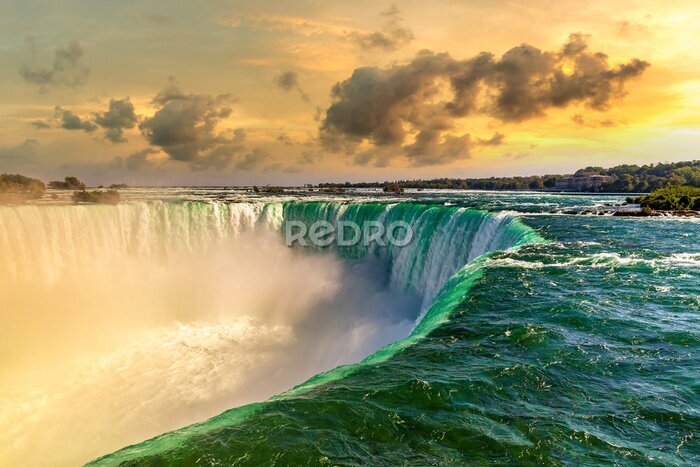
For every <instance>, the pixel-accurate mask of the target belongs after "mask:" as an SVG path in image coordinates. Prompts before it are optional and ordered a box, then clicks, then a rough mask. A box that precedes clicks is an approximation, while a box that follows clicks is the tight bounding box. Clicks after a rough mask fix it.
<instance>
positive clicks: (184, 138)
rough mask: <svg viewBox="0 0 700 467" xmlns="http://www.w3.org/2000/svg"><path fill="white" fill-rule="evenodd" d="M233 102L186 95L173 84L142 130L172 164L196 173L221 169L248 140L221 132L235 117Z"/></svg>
mask: <svg viewBox="0 0 700 467" xmlns="http://www.w3.org/2000/svg"><path fill="white" fill-rule="evenodd" d="M230 101H231V97H230V96H228V95H221V96H218V97H213V96H210V95H208V94H185V93H183V92H182V91H181V90H180V88H179V87H178V85H177V83H176V82H175V81H174V80H171V82H170V83H169V84H168V86H167V87H166V88H165V89H163V90H162V91H161V92H159V93H158V94H157V95H156V96H155V98H154V99H153V103H154V104H155V105H156V107H157V110H156V113H155V114H154V115H153V116H152V117H150V118H146V119H144V120H143V122H141V124H140V125H139V128H140V129H141V132H142V133H143V135H144V137H145V138H146V139H147V140H148V142H149V143H150V144H151V145H153V146H157V147H159V148H161V149H162V150H163V151H164V152H165V153H166V154H168V156H169V157H170V159H171V160H175V161H182V162H186V163H188V164H190V166H191V167H192V168H194V169H204V168H210V167H214V168H221V167H224V166H226V165H228V163H229V162H230V160H231V158H232V157H233V155H235V154H236V153H238V152H240V151H241V150H242V143H243V141H244V140H245V131H243V130H240V129H239V130H236V131H235V132H234V133H233V134H232V135H228V134H226V133H225V132H222V131H219V129H218V125H219V123H221V121H222V120H223V119H225V118H227V117H228V116H229V115H231V108H230V107H229V105H228V104H229V103H230Z"/></svg>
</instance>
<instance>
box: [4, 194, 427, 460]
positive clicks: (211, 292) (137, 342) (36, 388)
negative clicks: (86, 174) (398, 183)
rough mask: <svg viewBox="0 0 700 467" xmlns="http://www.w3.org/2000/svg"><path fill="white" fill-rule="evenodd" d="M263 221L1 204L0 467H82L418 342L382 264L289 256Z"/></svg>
mask: <svg viewBox="0 0 700 467" xmlns="http://www.w3.org/2000/svg"><path fill="white" fill-rule="evenodd" d="M265 209H268V210H270V209H271V210H272V211H274V207H273V208H265V207H264V206H263V205H251V204H239V205H200V204H196V203H195V204H181V205H176V204H166V203H163V204H158V203H156V204H150V205H148V206H146V205H139V204H136V205H124V206H118V207H103V206H51V207H21V208H0V219H2V225H3V228H2V229H0V257H2V258H3V261H2V262H1V263H2V265H1V266H0V302H2V303H3V304H4V305H3V307H2V312H1V315H0V319H1V320H2V323H3V326H2V327H0V360H1V361H2V362H3V363H2V369H0V400H1V401H2V402H0V404H1V405H0V446H2V447H0V463H3V464H10V465H12V464H22V465H27V464H32V465H74V464H76V463H80V462H85V461H87V460H89V459H91V458H93V457H95V456H97V455H99V454H103V453H105V452H108V451H110V450H114V449H116V448H118V447H121V446H123V445H126V444H130V443H134V442H138V441H141V440H143V439H146V438H148V437H151V436H154V435H157V434H159V433H162V432H164V431H168V430H172V429H175V428H179V427H181V426H184V425H187V424H190V423H193V422H196V421H200V420H203V419H206V418H208V417H210V416H213V415H215V414H217V413H220V412H221V411H223V410H225V409H228V408H230V407H234V406H237V405H241V404H245V403H249V402H253V401H260V400H263V399H266V398H267V397H269V396H271V395H273V394H275V393H278V392H281V391H283V390H285V389H288V388H290V387H292V386H294V385H295V384H298V383H300V382H302V381H304V380H305V379H307V378H308V377H310V376H312V375H314V374H316V373H318V372H320V371H323V370H327V369H330V368H333V367H335V366H337V365H340V364H346V363H350V362H354V361H358V360H360V359H362V358H363V357H365V356H366V355H367V354H369V353H370V352H371V351H372V350H374V349H376V348H378V347H380V346H382V345H384V344H386V343H388V342H391V341H394V340H397V339H400V338H402V337H405V336H406V335H407V334H408V333H409V332H410V330H411V329H412V327H413V324H414V322H415V319H416V318H417V316H418V314H419V311H420V300H421V297H417V296H411V295H410V294H405V293H400V292H398V291H396V290H394V289H393V288H392V287H391V286H390V282H391V281H390V277H389V271H388V270H387V268H386V265H385V264H383V263H381V262H380V261H378V260H376V258H375V259H364V260H342V259H339V258H338V257H337V256H336V255H333V254H332V253H331V252H327V253H325V254H319V253H318V252H316V253H313V254H310V253H309V252H304V251H299V250H294V249H290V248H288V247H286V246H285V245H284V239H283V237H282V236H281V235H280V234H279V232H278V231H276V225H277V222H278V220H276V217H275V216H276V215H278V214H279V213H277V214H275V213H274V212H266V211H265Z"/></svg>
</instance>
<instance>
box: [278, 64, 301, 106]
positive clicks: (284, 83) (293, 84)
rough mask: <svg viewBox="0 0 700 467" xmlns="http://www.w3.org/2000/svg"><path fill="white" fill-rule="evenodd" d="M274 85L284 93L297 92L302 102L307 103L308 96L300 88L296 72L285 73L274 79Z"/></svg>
mask: <svg viewBox="0 0 700 467" xmlns="http://www.w3.org/2000/svg"><path fill="white" fill-rule="evenodd" d="M275 84H276V85H277V87H279V88H280V89H281V90H283V91H284V92H290V91H297V92H298V93H299V97H301V98H302V100H304V101H305V102H309V95H308V94H306V92H304V90H303V89H302V88H301V85H300V84H299V75H298V74H297V73H296V72H294V71H285V72H284V73H282V74H281V75H279V76H277V77H276V78H275Z"/></svg>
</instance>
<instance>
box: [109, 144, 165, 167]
mask: <svg viewBox="0 0 700 467" xmlns="http://www.w3.org/2000/svg"><path fill="white" fill-rule="evenodd" d="M156 153H158V150H157V149H154V148H145V149H142V150H140V151H136V152H134V153H132V154H129V155H128V156H125V157H115V158H114V159H113V160H112V162H111V164H110V166H111V167H112V168H114V169H126V170H128V171H129V172H137V171H141V170H143V169H146V168H151V167H153V166H154V163H153V162H151V161H150V160H149V159H148V156H150V155H151V154H156Z"/></svg>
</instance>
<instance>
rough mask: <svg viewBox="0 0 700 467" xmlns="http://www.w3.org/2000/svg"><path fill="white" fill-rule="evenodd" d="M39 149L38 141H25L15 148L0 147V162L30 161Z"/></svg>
mask: <svg viewBox="0 0 700 467" xmlns="http://www.w3.org/2000/svg"><path fill="white" fill-rule="evenodd" d="M37 149H39V141H37V140H35V139H27V140H25V141H24V142H23V143H21V144H18V145H16V146H0V160H1V161H3V163H8V162H28V161H32V160H33V159H34V157H35V156H36V152H37Z"/></svg>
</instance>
